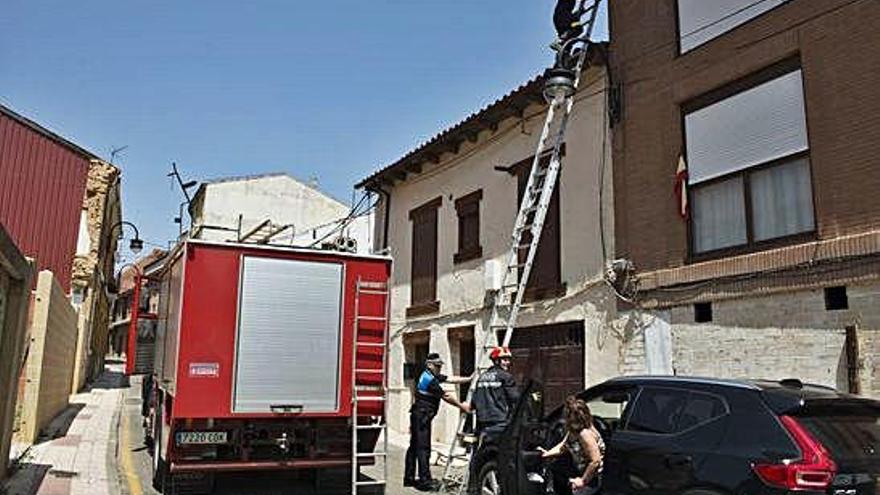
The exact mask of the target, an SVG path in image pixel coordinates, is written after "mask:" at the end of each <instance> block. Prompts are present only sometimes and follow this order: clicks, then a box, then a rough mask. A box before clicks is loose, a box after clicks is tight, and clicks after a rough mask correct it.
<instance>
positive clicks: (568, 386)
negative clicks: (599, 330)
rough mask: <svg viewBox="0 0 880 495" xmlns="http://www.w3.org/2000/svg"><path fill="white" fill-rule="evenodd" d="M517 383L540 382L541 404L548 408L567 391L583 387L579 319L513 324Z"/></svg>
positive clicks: (571, 391)
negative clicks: (534, 323) (543, 323)
mask: <svg viewBox="0 0 880 495" xmlns="http://www.w3.org/2000/svg"><path fill="white" fill-rule="evenodd" d="M510 351H511V352H512V353H513V359H514V361H513V370H512V371H513V374H514V376H516V379H517V383H520V384H522V383H524V382H525V380H526V379H529V378H531V379H533V380H537V381H539V382H541V383H542V384H543V385H544V408H545V411H548V412H549V411H552V410H553V409H554V408H555V407H557V406H559V405H561V404H562V403H563V402H564V401H565V397H566V396H568V395H569V394H572V393H575V392H580V391H582V390H584V323H583V322H582V321H577V322H569V323H559V324H553V325H542V326H536V327H522V328H517V329H516V331H514V332H513V339H512V340H511V342H510Z"/></svg>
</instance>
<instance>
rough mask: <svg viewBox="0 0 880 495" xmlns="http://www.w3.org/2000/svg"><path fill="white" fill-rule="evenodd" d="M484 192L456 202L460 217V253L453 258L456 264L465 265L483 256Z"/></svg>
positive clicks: (457, 212)
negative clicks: (481, 231) (482, 215)
mask: <svg viewBox="0 0 880 495" xmlns="http://www.w3.org/2000/svg"><path fill="white" fill-rule="evenodd" d="M481 199H483V190H482V189H479V190H477V191H474V192H472V193H470V194H468V195H467V196H463V197H461V198H458V199H457V200H455V212H456V214H457V215H458V252H457V253H455V255H454V256H453V261H454V262H455V263H463V262H465V261H469V260H472V259H477V258H481V257H482V256H483V248H482V246H480V200H481Z"/></svg>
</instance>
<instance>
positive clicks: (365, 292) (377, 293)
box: [359, 289, 388, 296]
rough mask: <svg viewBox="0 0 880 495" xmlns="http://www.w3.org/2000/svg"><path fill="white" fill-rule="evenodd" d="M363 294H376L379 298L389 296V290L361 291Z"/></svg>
mask: <svg viewBox="0 0 880 495" xmlns="http://www.w3.org/2000/svg"><path fill="white" fill-rule="evenodd" d="M359 292H360V293H361V294H375V295H377V296H387V295H388V291H387V290H375V289H360V291H359Z"/></svg>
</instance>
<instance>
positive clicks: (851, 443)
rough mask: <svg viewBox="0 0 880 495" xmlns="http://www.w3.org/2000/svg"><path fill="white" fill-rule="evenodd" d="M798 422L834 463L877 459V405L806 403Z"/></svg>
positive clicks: (879, 412) (879, 427)
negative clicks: (824, 449) (822, 446)
mask: <svg viewBox="0 0 880 495" xmlns="http://www.w3.org/2000/svg"><path fill="white" fill-rule="evenodd" d="M798 421H800V423H801V424H803V425H804V426H805V427H806V428H807V429H808V430H809V431H810V433H812V434H813V435H814V436H815V437H816V439H817V440H819V441H820V442H822V445H824V446H825V447H826V448H827V449H828V450H829V451H830V452H831V455H832V456H833V457H834V459H835V460H837V461H838V462H844V463H853V462H858V463H864V462H865V461H868V462H871V463H872V464H873V463H877V462H880V408H872V407H866V406H849V405H835V406H820V407H809V406H807V409H806V410H805V411H804V412H802V413H801V414H799V415H798Z"/></svg>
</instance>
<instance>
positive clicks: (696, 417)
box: [676, 392, 728, 432]
mask: <svg viewBox="0 0 880 495" xmlns="http://www.w3.org/2000/svg"><path fill="white" fill-rule="evenodd" d="M727 411H728V409H727V404H725V403H724V401H723V400H721V399H720V398H719V397H716V396H714V395H709V394H702V393H699V392H691V393H690V395H689V396H688V401H687V405H686V406H684V409H683V410H682V411H681V417H680V418H679V419H678V427H677V428H676V431H677V432H681V431H685V430H689V429H691V428H694V427H696V426H700V425H702V424H704V423H708V422H709V421H712V420H713V419H715V418H719V417H721V416H724V415H725V414H727Z"/></svg>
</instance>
